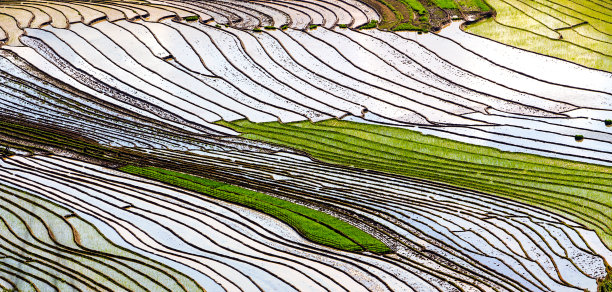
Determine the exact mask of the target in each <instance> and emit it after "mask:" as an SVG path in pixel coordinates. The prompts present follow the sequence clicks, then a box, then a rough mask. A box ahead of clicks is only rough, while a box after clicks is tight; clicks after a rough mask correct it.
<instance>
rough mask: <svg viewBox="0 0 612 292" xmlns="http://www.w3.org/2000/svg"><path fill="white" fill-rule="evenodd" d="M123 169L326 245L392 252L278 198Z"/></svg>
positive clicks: (146, 169) (154, 171)
mask: <svg viewBox="0 0 612 292" xmlns="http://www.w3.org/2000/svg"><path fill="white" fill-rule="evenodd" d="M120 170H122V171H125V172H128V173H132V174H136V175H139V176H142V177H147V178H151V179H155V180H158V181H161V182H165V183H168V184H171V185H174V186H178V187H181V188H184V189H188V190H191V191H196V192H199V193H201V194H205V195H208V196H212V197H215V198H218V199H222V200H225V201H228V202H232V203H236V204H240V205H243V206H246V207H249V208H252V209H255V210H258V211H261V212H264V213H266V214H268V215H271V216H273V217H275V218H277V219H279V220H281V221H283V222H285V223H287V224H289V225H291V226H292V227H293V228H295V229H296V230H297V231H298V232H299V233H301V234H302V235H303V236H304V237H306V238H308V239H309V240H312V241H314V242H317V243H320V244H323V245H327V246H331V247H334V248H338V249H342V250H347V251H363V250H367V251H371V252H375V253H386V252H389V251H390V250H389V248H388V247H387V246H386V245H385V244H384V243H382V242H381V241H379V240H378V239H376V238H374V237H373V236H371V235H370V234H368V233H366V232H364V231H362V230H361V229H359V228H357V227H355V226H353V225H350V224H349V223H347V222H344V221H342V220H340V219H338V218H335V217H333V216H331V215H328V214H326V213H323V212H321V211H317V210H314V209H310V208H308V207H304V206H301V205H298V204H294V203H291V202H288V201H285V200H282V199H279V198H276V197H272V196H269V195H266V194H262V193H258V192H254V191H251V190H247V189H243V188H240V187H237V186H232V185H228V184H225V183H221V182H217V181H212V180H208V179H204V178H201V177H197V176H193V175H188V174H184V173H180V172H176V171H169V170H165V169H162V168H156V167H136V166H131V165H128V166H125V167H122V168H120Z"/></svg>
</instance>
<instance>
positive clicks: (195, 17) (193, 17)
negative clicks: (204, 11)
mask: <svg viewBox="0 0 612 292" xmlns="http://www.w3.org/2000/svg"><path fill="white" fill-rule="evenodd" d="M184 19H185V20H186V21H196V20H198V19H200V18H199V17H197V16H195V15H193V16H187V17H185V18H184Z"/></svg>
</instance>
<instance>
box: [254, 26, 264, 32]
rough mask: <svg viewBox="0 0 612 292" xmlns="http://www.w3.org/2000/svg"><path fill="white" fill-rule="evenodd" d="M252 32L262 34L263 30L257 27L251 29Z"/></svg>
mask: <svg viewBox="0 0 612 292" xmlns="http://www.w3.org/2000/svg"><path fill="white" fill-rule="evenodd" d="M253 31H254V32H262V31H263V30H261V28H259V27H256V28H254V29H253Z"/></svg>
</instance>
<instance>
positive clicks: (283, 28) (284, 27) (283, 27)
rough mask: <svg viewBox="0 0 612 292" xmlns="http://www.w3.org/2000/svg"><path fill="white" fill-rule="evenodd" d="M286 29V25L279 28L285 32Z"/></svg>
mask: <svg viewBox="0 0 612 292" xmlns="http://www.w3.org/2000/svg"><path fill="white" fill-rule="evenodd" d="M288 28H289V26H288V25H286V24H283V25H282V26H281V27H280V29H281V30H285V29H288Z"/></svg>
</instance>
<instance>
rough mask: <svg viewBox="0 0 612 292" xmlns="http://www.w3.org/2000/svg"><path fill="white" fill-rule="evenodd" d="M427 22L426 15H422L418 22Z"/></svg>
mask: <svg viewBox="0 0 612 292" xmlns="http://www.w3.org/2000/svg"><path fill="white" fill-rule="evenodd" d="M428 20H429V18H428V17H427V15H423V16H421V17H419V21H421V22H425V21H428Z"/></svg>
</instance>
